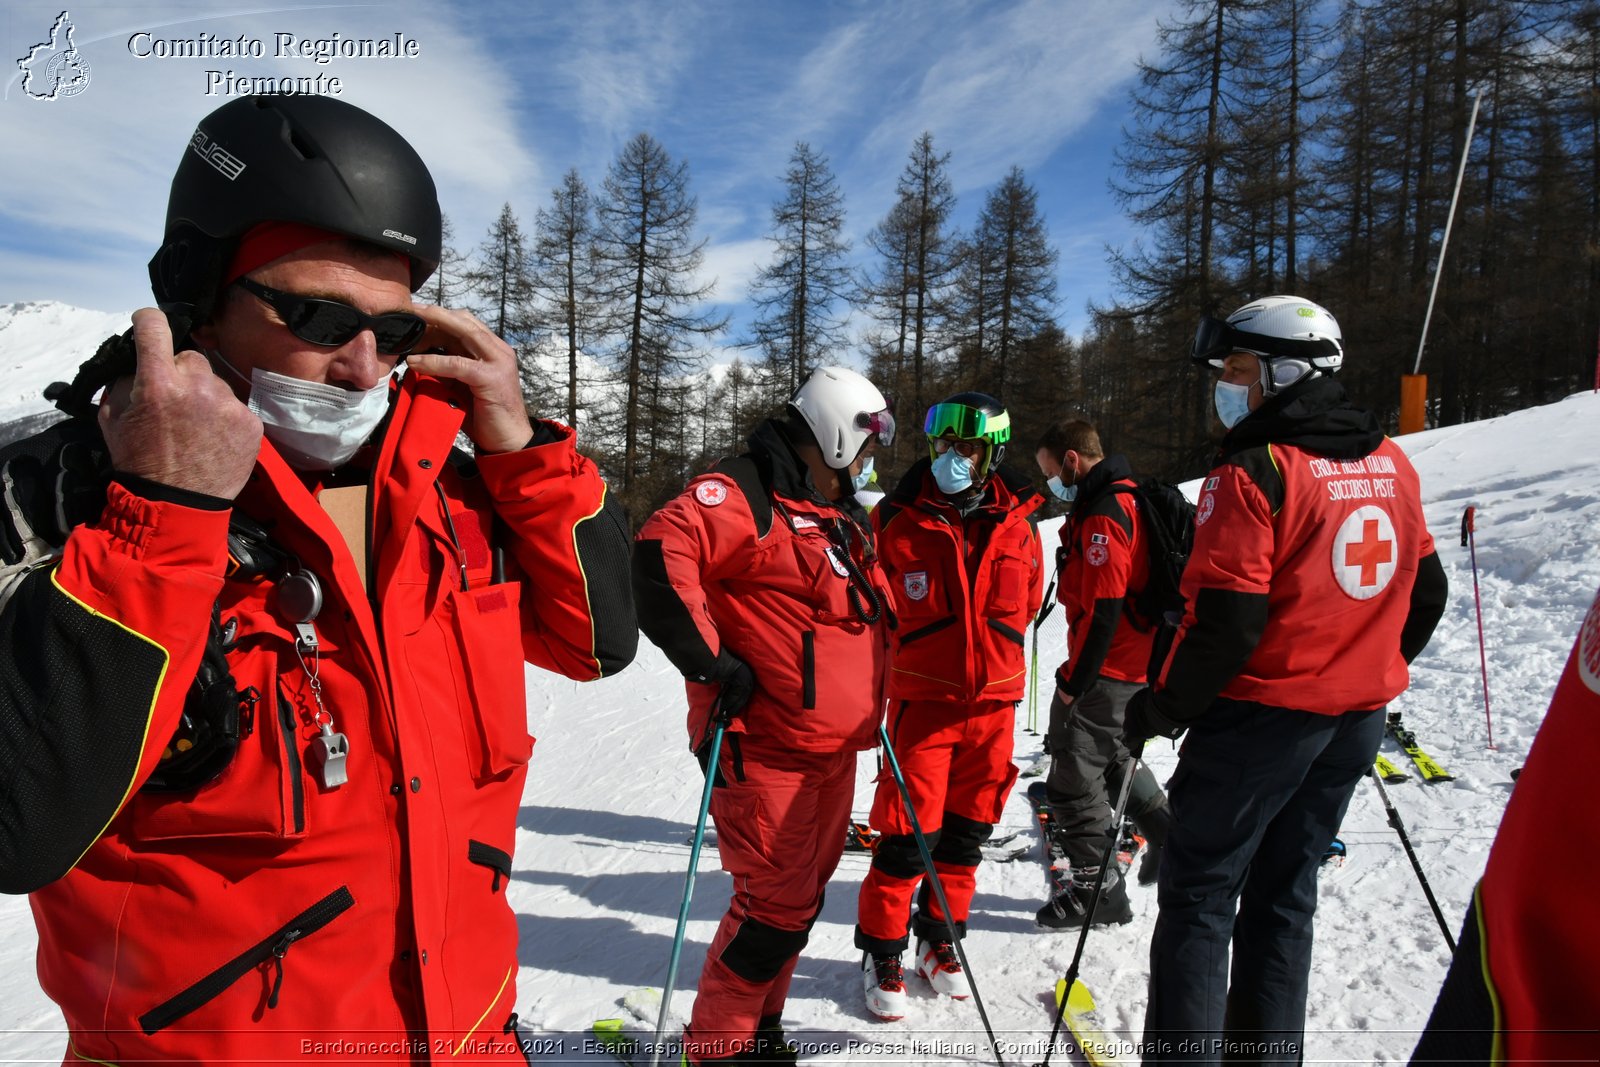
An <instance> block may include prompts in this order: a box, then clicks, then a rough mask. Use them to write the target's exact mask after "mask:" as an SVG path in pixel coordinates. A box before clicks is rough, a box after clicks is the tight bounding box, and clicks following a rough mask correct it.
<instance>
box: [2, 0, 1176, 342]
mask: <svg viewBox="0 0 1600 1067" xmlns="http://www.w3.org/2000/svg"><path fill="white" fill-rule="evenodd" d="M1169 8H1170V4H1169V3H1166V2H1163V3H1160V4H1156V3H1141V2H1127V0H1106V2H1088V0H1008V2H995V3H960V2H953V0H928V2H921V3H896V2H882V3H870V2H863V0H818V2H812V3H800V2H787V3H780V2H777V0H744V2H735V0H701V2H687V0H686V2H675V0H655V2H649V0H637V2H634V0H615V2H613V0H587V2H585V0H561V2H550V0H530V2H524V3H482V4H448V3H444V4H432V5H429V6H427V7H426V8H424V7H422V6H420V5H407V4H384V5H341V6H297V7H277V6H273V5H268V4H262V5H258V6H248V5H243V4H241V5H234V6H231V7H230V6H222V5H216V4H210V5H194V4H188V5H185V4H160V3H141V4H129V3H122V4H110V3H89V4H82V5H78V4H74V5H73V6H72V7H70V8H69V9H68V10H69V11H70V13H71V19H72V22H73V24H74V26H75V34H74V44H75V45H76V47H77V49H78V51H79V53H80V54H81V56H82V58H83V59H85V60H86V61H87V62H88V64H89V67H90V72H91V80H90V83H89V85H88V87H87V88H86V89H85V90H84V91H83V92H82V93H80V94H78V95H76V96H74V97H71V98H62V99H56V100H50V101H40V100H34V99H29V98H28V97H27V96H26V94H24V93H23V92H22V91H21V87H20V76H19V74H18V73H17V72H16V63H15V60H16V58H17V57H20V56H23V55H26V54H27V53H28V50H29V48H30V47H31V46H32V45H34V44H37V43H38V42H39V41H41V40H42V39H44V38H45V37H46V36H48V34H49V30H50V26H51V24H52V22H53V21H54V20H55V18H56V16H57V15H58V14H59V12H60V11H61V8H60V7H59V6H54V5H51V6H45V5H36V4H31V3H27V2H17V0H10V2H8V4H7V6H6V11H5V16H4V22H3V24H0V33H3V39H4V54H5V56H6V57H7V65H6V69H7V74H6V75H5V76H4V77H6V78H7V79H8V80H7V81H6V84H5V96H4V99H3V100H0V133H3V137H4V143H5V145H6V153H5V159H4V162H3V164H0V166H3V168H4V169H3V174H4V179H3V181H4V184H3V190H4V195H3V196H0V218H3V220H4V224H3V228H0V303H9V302H12V301H18V300H39V299H54V300H62V301H65V302H68V303H72V304H77V305H81V306H85V307H92V308H97V309H100V310H108V311H122V310H131V309H132V308H134V307H137V306H140V305H141V304H143V303H146V302H148V299H149V295H148V285H147V281H146V276H145V270H144V264H145V262H146V260H147V259H148V258H149V256H150V253H151V252H152V251H153V250H154V248H155V246H156V244H157V243H158V241H159V239H160V231H161V220H162V217H163V214H164V212H165V204H166V189H167V183H168V182H169V181H170V178H171V174H172V170H173V168H174V167H175V166H176V164H177V160H178V158H179V155H180V153H181V152H182V150H183V147H184V145H185V143H186V141H187V139H188V136H189V133H190V132H191V131H192V129H193V127H194V125H195V123H196V122H197V121H198V120H199V119H200V118H201V117H202V116H203V115H205V114H206V113H207V112H209V111H210V110H212V109H213V108H215V107H218V106H220V105H221V104H223V103H225V102H226V100H227V99H228V98H227V97H225V96H221V95H212V96H207V95H206V89H207V82H208V77H207V74H206V72H207V71H208V70H221V71H232V72H234V73H235V74H238V75H241V76H252V77H254V76H270V77H284V76H296V77H314V76H315V75H317V74H324V75H328V76H336V77H338V78H339V79H340V80H341V82H342V83H343V92H342V93H341V94H340V95H341V97H342V99H345V100H347V101H349V102H351V103H354V104H357V105H359V106H362V107H365V108H367V109H368V110H370V111H373V112H375V113H376V114H378V115H380V116H381V117H383V118H384V119H385V120H386V121H388V122H389V123H390V124H391V125H393V126H395V127H396V128H398V129H399V130H400V131H401V132H402V133H403V134H405V135H406V136H407V137H408V138H409V139H410V140H411V141H412V143H413V144H415V145H416V146H417V147H418V149H419V151H421V153H422V155H423V157H424V158H425V159H426V160H427V161H428V162H429V165H430V166H431V167H432V169H433V171H434V174H435V178H436V179H437V181H438V184H439V187H440V200H441V203H442V204H443V206H444V209H445V210H446V212H448V214H449V215H450V217H451V219H452V222H453V223H454V225H455V230H456V244H457V245H458V246H460V247H461V248H462V249H463V250H466V248H467V247H468V246H471V245H475V244H476V243H477V242H478V241H479V240H480V239H481V237H482V235H483V233H484V231H485V229H486V228H487V226H488V224H489V222H490V221H491V220H492V219H493V217H494V216H495V215H496V214H497V213H498V211H499V208H500V205H501V204H502V203H504V202H507V201H509V202H510V203H511V205H512V208H513V210H515V211H516V213H517V215H518V216H519V217H520V218H521V219H522V220H523V222H524V224H525V226H528V227H531V225H532V222H533V216H534V212H535V211H536V210H537V209H538V208H540V207H542V206H544V205H545V204H546V203H547V201H548V199H549V193H550V189H551V188H552V187H553V186H555V185H556V184H557V183H558V182H559V181H560V179H561V176H562V174H563V173H564V172H565V171H566V170H567V169H568V168H569V167H577V168H578V170H579V172H580V173H581V174H582V175H583V177H584V179H585V180H586V181H587V182H588V183H589V185H590V186H591V188H598V186H599V184H600V182H601V179H602V178H603V177H604V174H605V169H606V167H607V166H608V165H609V163H610V162H611V161H612V159H613V158H615V155H616V152H617V150H618V148H619V147H620V146H621V145H622V144H623V143H624V142H625V141H626V140H627V139H628V138H630V137H631V136H632V135H633V134H635V133H637V132H638V131H640V130H644V131H647V132H649V133H650V134H651V135H653V136H654V137H655V138H656V139H658V140H659V141H661V143H662V144H663V145H664V146H665V147H666V148H667V150H668V151H669V152H670V153H671V154H672V155H673V156H674V158H678V159H684V160H687V161H688V164H689V169H690V175H691V187H692V190H693V192H694V193H695V195H696V196H697V197H698V200H699V208H700V216H699V218H700V225H699V232H700V234H701V235H702V236H703V237H705V238H706V241H707V246H706V267H705V271H706V274H707V276H708V277H715V278H716V280H717V290H716V297H715V299H716V301H717V302H718V304H719V305H721V309H722V310H723V311H726V312H728V313H730V314H732V315H733V317H734V322H735V329H734V332H733V334H732V335H730V336H729V337H727V338H724V342H729V341H732V340H737V339H738V338H737V334H738V332H739V331H738V325H739V324H741V323H743V322H746V321H747V320H748V309H747V306H746V305H745V303H744V296H745V290H746V286H747V284H748V282H749V280H750V278H751V276H752V275H753V274H754V272H755V271H756V269H757V268H758V266H759V265H760V263H762V262H763V261H764V260H765V259H766V258H767V256H768V255H769V254H770V244H769V243H768V242H767V241H766V240H765V239H764V236H765V234H766V233H767V232H768V230H769V228H770V224H771V207H772V203H773V202H774V201H775V200H776V199H777V198H778V197H779V196H780V194H781V182H780V175H781V174H782V173H783V170H784V167H785V164H786V162H787V160H788V157H789V154H790V152H791V150H792V149H793V147H794V144H795V142H796V141H799V140H804V141H807V142H809V143H810V144H811V145H812V147H813V148H815V149H817V150H819V151H821V152H823V153H824V154H826V155H827V156H828V157H829V159H830V161H831V163H832V166H833V169H834V172H835V174H836V175H837V177H838V180H839V185H840V188H841V189H842V191H843V192H844V194H845V206H846V211H847V220H846V229H847V234H848V236H849V237H850V239H851V241H852V242H853V244H854V245H855V247H856V252H857V259H858V261H862V256H864V253H865V251H866V246H865V242H864V240H863V238H864V236H865V234H866V233H867V231H869V230H870V229H871V228H872V226H873V225H874V224H875V223H876V222H877V221H878V220H879V219H881V218H882V217H883V216H884V214H885V213H886V212H887V210H888V208H889V206H890V204H891V203H892V200H893V195H894V183H895V180H896V178H897V177H898V175H899V173H900V171H901V168H902V167H903V166H904V164H905V161H906V157H907V154H908V152H909V150H910V148H911V144H912V141H913V140H914V139H915V138H916V137H917V136H918V135H919V134H920V133H922V131H924V130H928V131H931V132H932V133H933V136H934V143H935V145H936V146H937V148H938V149H939V150H941V151H945V152H949V153H950V155H951V160H950V173H951V176H952V179H953V182H954V186H955V191H956V193H957V196H958V198H959V199H958V207H957V215H956V222H957V224H959V225H966V224H968V223H970V221H971V219H972V217H973V216H974V215H975V213H976V212H977V210H978V208H979V206H980V205H981V204H982V201H983V198H984V196H985V194H986V193H987V191H988V190H989V189H990V188H991V187H992V186H993V185H994V184H995V183H996V182H998V181H999V180H1000V178H1001V177H1002V176H1003V175H1004V174H1005V173H1006V171H1007V170H1008V169H1009V168H1010V167H1011V166H1012V165H1017V166H1020V167H1022V168H1023V169H1024V171H1025V173H1026V175H1027V178H1028V180H1029V181H1030V182H1031V183H1032V184H1033V185H1034V186H1035V187H1036V188H1037V189H1038V191H1039V200H1040V207H1041V209H1042V211H1043V212H1044V214H1045V216H1046V219H1047V221H1048V224H1049V228H1050V232H1051V235H1052V238H1053V240H1054V243H1055V244H1056V246H1057V247H1058V249H1059V250H1060V254H1061V262H1060V272H1059V273H1060V277H1059V283H1058V284H1059V298H1060V302H1059V307H1058V316H1059V318H1060V320H1061V321H1062V323H1063V325H1064V326H1065V327H1066V328H1067V329H1068V330H1069V332H1073V333H1076V332H1078V331H1079V330H1080V329H1081V328H1082V326H1083V323H1084V318H1085V316H1084V307H1085V305H1086V303H1087V302H1088V301H1090V300H1096V301H1100V302H1104V301H1106V300H1107V299H1108V298H1109V297H1111V296H1112V295H1113V291H1112V283H1111V279H1110V275H1109V272H1108V269H1107V265H1106V255H1105V247H1106V245H1108V244H1112V245H1119V244H1123V243H1125V242H1127V241H1128V240H1130V239H1131V237H1132V236H1133V233H1132V230H1131V229H1130V227H1129V226H1128V224H1127V222H1126V220H1125V219H1124V217H1123V214H1122V212H1121V210H1120V208H1119V207H1118V206H1117V204H1116V203H1115V201H1114V200H1113V198H1112V196H1111V194H1110V192H1109V190H1108V187H1107V180H1108V178H1109V177H1110V176H1111V173H1112V153H1113V148H1114V146H1115V143H1116V141H1117V140H1118V138H1119V136H1120V131H1121V128H1122V125H1123V123H1124V121H1125V120H1126V114H1127V101H1128V92H1129V88H1130V86H1131V84H1132V80H1133V77H1134V70H1135V66H1134V65H1135V61H1136V60H1137V58H1138V57H1139V56H1140V55H1141V54H1144V55H1152V54H1153V47H1154V45H1153V42H1154V36H1155V23H1156V18H1157V17H1158V16H1159V15H1161V14H1163V13H1164V12H1166V11H1167V10H1169ZM141 32H142V33H144V34H147V36H145V37H142V38H140V39H139V42H138V43H137V44H134V45H130V38H132V37H133V36H134V35H135V34H138V33H141ZM279 33H287V34H291V35H293V36H294V37H295V38H299V39H304V38H312V39H325V38H328V37H330V36H331V35H333V34H335V33H337V34H339V35H340V36H341V37H344V38H385V37H387V38H391V39H392V37H393V35H394V34H397V33H398V34H402V35H404V37H405V38H407V39H411V40H414V41H415V42H416V45H417V49H418V51H419V54H418V55H416V56H415V57H413V58H399V59H379V58H366V59H336V60H334V61H333V62H330V63H327V64H319V63H316V62H314V61H313V60H311V59H306V58H293V57H281V58H280V57H278V56H275V55H274V52H275V50H276V45H277V38H276V37H275V35H276V34H279ZM201 34H209V35H211V36H212V37H213V38H227V39H237V38H238V37H240V36H241V35H242V36H244V37H246V38H247V39H251V40H257V41H260V42H261V43H262V45H263V48H264V51H265V52H266V55H265V56H264V57H262V58H253V57H245V58H236V57H216V56H212V57H209V58H188V57H182V58H180V57H175V56H166V57H163V56H159V55H150V56H144V57H141V56H138V55H135V54H134V52H135V51H146V52H148V51H151V50H152V47H151V45H150V43H149V42H151V41H153V40H163V41H168V40H174V39H176V40H182V41H188V42H193V41H195V40H196V39H198V38H199V37H200V35H201Z"/></svg>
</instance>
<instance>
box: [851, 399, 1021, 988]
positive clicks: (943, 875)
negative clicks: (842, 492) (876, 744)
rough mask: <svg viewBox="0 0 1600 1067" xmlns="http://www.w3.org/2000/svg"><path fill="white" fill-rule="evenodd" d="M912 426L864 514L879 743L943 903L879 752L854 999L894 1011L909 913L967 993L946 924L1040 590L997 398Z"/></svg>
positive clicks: (972, 846)
mask: <svg viewBox="0 0 1600 1067" xmlns="http://www.w3.org/2000/svg"><path fill="white" fill-rule="evenodd" d="M924 431H925V432H926V433H927V435H928V441H929V453H930V457H929V458H928V459H923V460H919V461H918V462H917V463H916V464H915V465H913V466H912V467H911V469H910V470H909V471H907V472H906V474H905V476H904V477H903V478H901V479H900V483H899V485H898V486H897V487H896V488H895V490H894V492H893V493H892V494H891V495H890V496H889V497H888V498H887V499H885V500H884V501H883V502H881V503H880V504H879V505H878V507H877V508H876V509H875V510H874V511H873V513H872V522H873V527H874V529H875V530H876V531H877V534H878V554H879V556H880V558H881V559H882V562H883V569H884V575H885V577H886V579H887V581H888V584H889V590H890V595H891V598H892V601H891V603H892V606H893V609H894V618H895V626H894V633H893V638H892V641H891V646H890V651H889V681H888V686H887V694H886V696H887V698H888V701H889V717H888V733H889V741H890V744H892V745H893V746H894V754H895V757H896V759H897V761H898V763H899V766H900V770H901V773H902V775H903V776H904V779H905V788H906V792H907V793H908V794H909V796H910V801H911V806H912V809H913V811H914V812H915V813H916V817H917V822H918V824H919V825H920V827H921V830H922V833H923V835H924V837H925V839H926V845H927V847H928V849H929V851H930V853H931V855H932V857H933V864H934V869H935V871H936V872H937V875H938V878H939V883H940V885H941V886H942V888H943V890H944V893H945V897H946V900H947V902H948V903H949V906H950V914H948V915H946V914H945V913H944V912H943V911H942V910H941V909H940V906H939V902H938V899H937V897H936V895H935V894H933V893H932V892H931V887H930V885H929V884H928V883H927V882H925V881H924V880H923V875H924V873H925V872H924V870H923V859H922V853H921V849H920V848H919V847H918V844H917V841H916V838H915V837H914V836H913V835H914V832H915V828H914V827H913V825H912V823H911V820H910V817H909V815H908V813H907V811H906V803H905V800H904V799H903V798H902V797H901V794H900V786H899V784H898V783H897V782H896V781H895V779H894V776H893V773H892V768H891V766H890V765H889V764H887V763H885V765H884V767H883V769H882V771H881V772H880V773H879V775H878V785H877V792H876V794H875V795H874V798H873V802H872V814H871V816H870V819H869V821H870V823H871V825H872V827H873V828H874V829H876V830H878V831H880V832H881V833H882V835H883V836H882V837H881V838H880V839H879V840H878V843H877V846H876V847H875V849H874V850H873V857H872V867H871V869H870V870H869V871H868V872H867V877H866V880H865V881H863V882H862V884H861V893H860V897H859V899H858V903H857V925H856V934H855V940H856V947H857V948H859V949H861V950H862V952H863V961H862V985H863V989H864V992H865V995H866V1002H867V1008H868V1010H869V1011H871V1012H872V1013H873V1014H874V1015H876V1016H878V1017H879V1018H883V1019H898V1018H900V1017H902V1016H903V1015H904V1014H905V1012H906V1003H907V996H906V990H905V981H904V978H903V974H902V970H901V962H900V957H901V954H902V953H903V952H904V951H905V949H906V946H907V944H908V942H909V940H910V938H909V934H908V932H907V931H908V921H909V924H910V929H914V930H915V931H916V934H917V938H918V942H917V953H916V954H917V962H916V967H917V972H918V973H919V974H921V975H922V976H923V977H924V978H926V979H927V980H928V981H929V983H930V984H931V985H932V986H933V988H934V990H935V991H936V992H939V993H942V994H944V995H947V996H954V997H966V996H968V995H969V994H970V990H969V986H968V982H967V978H966V975H965V974H964V973H962V970H961V966H960V961H959V959H958V957H957V954H956V952H955V947H954V945H953V943H952V927H953V929H954V933H955V935H956V936H959V937H964V936H965V935H966V927H967V912H968V909H969V907H970V906H971V903H972V895H973V891H974V890H975V888H976V884H977V870H978V864H979V862H980V861H981V860H982V858H983V854H982V851H981V849H982V845H983V843H984V842H985V841H987V840H988V839H989V835H990V833H991V832H992V831H993V830H994V825H995V823H997V822H999V821H1000V813H1001V811H1002V809H1003V808H1004V807H1005V802H1006V796H1007V794H1008V793H1009V792H1010V790H1011V786H1012V783H1014V782H1015V781H1016V778H1017V769H1016V767H1015V766H1013V765H1012V762H1011V747H1012V731H1013V720H1014V718H1015V712H1016V703H1017V701H1018V700H1020V699H1021V698H1022V696H1023V693H1024V692H1025V690H1026V686H1027V656H1026V651H1025V649H1024V639H1023V634H1024V632H1025V631H1026V630H1027V626H1028V623H1029V622H1030V621H1031V620H1032V619H1033V616H1034V615H1035V614H1036V613H1037V612H1038V610H1039V602H1040V600H1041V599H1042V598H1043V595H1044V594H1043V586H1044V566H1043V563H1042V561H1041V558H1040V555H1041V553H1040V548H1039V532H1038V530H1037V529H1035V527H1034V520H1033V516H1034V513H1035V512H1036V511H1037V510H1038V508H1039V505H1040V504H1041V503H1042V502H1043V499H1042V498H1041V497H1040V495H1039V493H1038V492H1037V491H1036V490H1035V489H1034V488H1033V487H1032V486H1031V485H1029V484H1028V483H1027V481H1025V480H1024V479H1022V478H1020V477H1018V476H1016V475H1015V474H1012V473H1011V472H1009V471H1006V470H1004V469H1003V468H1001V466H1000V461H1001V459H1002V457H1003V456H1004V455H1005V443H1006V441H1008V440H1009V439H1010V437H1011V419H1010V416H1009V415H1008V414H1007V413H1006V411H1005V409H1004V408H1003V407H1001V406H1000V403H999V402H998V401H997V400H995V399H994V398H993V397H991V396H988V395H987V394H984V393H958V394H956V395H955V396H952V397H949V398H948V399H946V400H944V401H942V402H941V403H938V404H935V405H934V406H933V407H932V408H930V409H929V410H928V416H927V420H926V422H925V424H924ZM919 882H920V883H922V891H921V895H920V898H919V900H918V904H917V913H916V915H915V916H913V915H912V914H911V901H912V897H913V896H914V895H916V893H917V886H918V883H919Z"/></svg>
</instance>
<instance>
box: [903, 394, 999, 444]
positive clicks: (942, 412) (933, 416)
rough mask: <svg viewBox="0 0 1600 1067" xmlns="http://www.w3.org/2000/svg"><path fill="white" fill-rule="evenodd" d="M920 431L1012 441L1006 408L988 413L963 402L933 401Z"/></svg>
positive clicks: (977, 439) (994, 442) (959, 436)
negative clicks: (936, 402)
mask: <svg viewBox="0 0 1600 1067" xmlns="http://www.w3.org/2000/svg"><path fill="white" fill-rule="evenodd" d="M922 432H923V433H925V434H927V435H928V436H929V437H956V438H960V439H962V440H966V441H987V442H989V443H990V444H993V445H1001V444H1005V443H1006V442H1007V441H1009V440H1011V415H1010V413H1009V412H1005V411H1002V412H1001V413H1000V414H998V415H990V414H988V413H987V412H984V411H981V410H979V409H978V408H974V407H968V406H967V405H965V404H935V405H933V407H931V408H929V409H928V417H927V418H926V419H924V420H923V423H922Z"/></svg>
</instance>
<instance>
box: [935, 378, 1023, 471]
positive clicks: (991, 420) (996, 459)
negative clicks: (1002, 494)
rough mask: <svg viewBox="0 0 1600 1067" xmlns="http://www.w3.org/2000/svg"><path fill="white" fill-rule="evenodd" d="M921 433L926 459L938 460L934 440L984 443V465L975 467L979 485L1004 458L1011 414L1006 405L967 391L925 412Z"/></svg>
mask: <svg viewBox="0 0 1600 1067" xmlns="http://www.w3.org/2000/svg"><path fill="white" fill-rule="evenodd" d="M922 432H923V433H925V434H927V435H928V458H929V459H936V458H938V456H937V453H936V452H935V450H934V444H933V442H934V440H935V439H936V438H940V437H947V436H951V437H957V438H962V439H965V440H969V441H982V442H983V443H984V449H983V462H982V463H980V464H978V465H977V470H976V472H975V473H976V480H977V481H979V482H981V481H983V480H984V479H985V478H987V477H988V476H989V474H990V472H991V471H993V470H994V469H995V468H996V467H998V466H999V465H1000V462H1001V461H1002V460H1004V459H1005V457H1006V442H1007V441H1009V440H1011V415H1010V413H1009V412H1007V411H1006V409H1005V405H1003V404H1001V403H1000V401H998V400H996V399H995V398H994V397H992V396H990V395H989V394H988V393H980V392H977V391H968V392H964V393H954V394H952V395H950V396H947V397H945V398H944V399H943V400H941V401H939V402H938V403H937V404H935V405H933V406H932V407H931V408H929V409H928V414H927V416H926V417H925V418H924V419H923V423H922Z"/></svg>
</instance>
